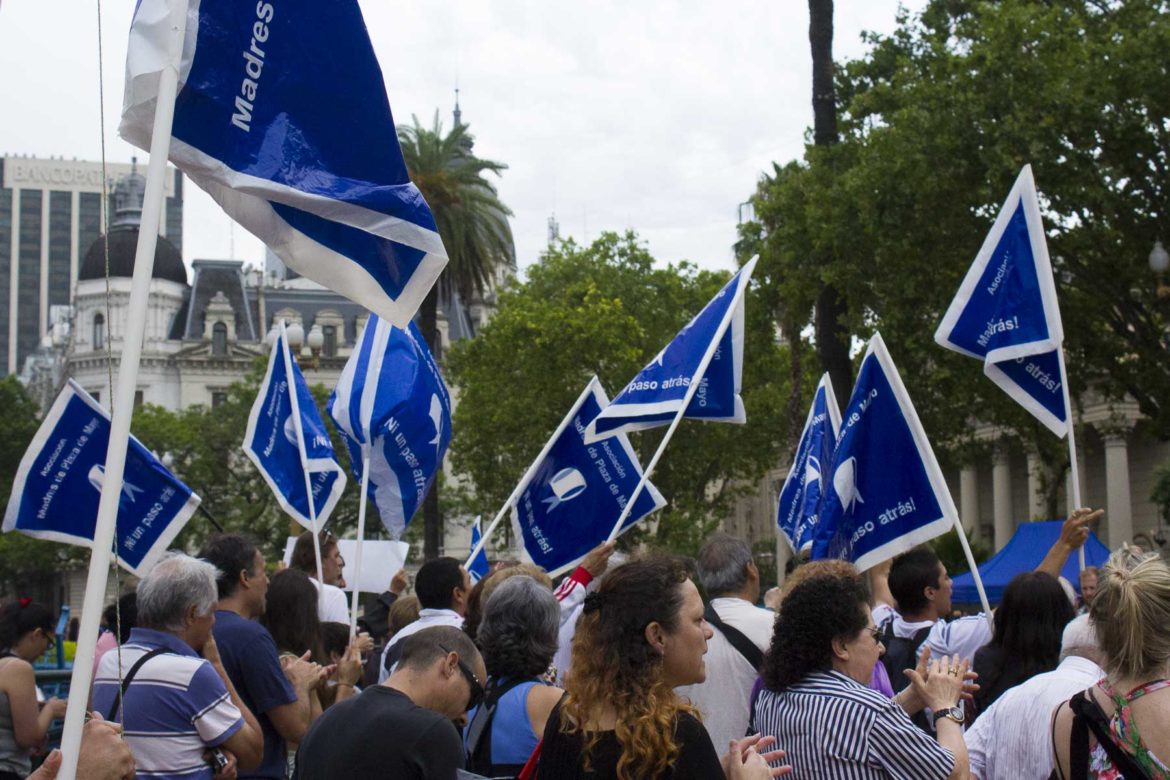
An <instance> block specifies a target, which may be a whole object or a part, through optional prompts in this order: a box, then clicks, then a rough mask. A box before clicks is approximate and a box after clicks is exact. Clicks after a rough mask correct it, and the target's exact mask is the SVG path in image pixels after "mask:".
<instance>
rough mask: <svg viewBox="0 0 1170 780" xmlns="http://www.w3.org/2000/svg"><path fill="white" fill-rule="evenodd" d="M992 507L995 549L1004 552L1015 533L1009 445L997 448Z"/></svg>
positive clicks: (992, 472)
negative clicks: (1005, 546)
mask: <svg viewBox="0 0 1170 780" xmlns="http://www.w3.org/2000/svg"><path fill="white" fill-rule="evenodd" d="M991 492H992V499H991V505H992V509H993V512H994V515H995V549H996V551H997V552H998V551H999V550H1002V549H1003V547H1004V545H1006V544H1007V543H1008V540H1009V539H1011V538H1012V534H1013V533H1015V530H1016V524H1015V520H1014V519H1013V517H1012V465H1011V453H1010V452H1009V451H1008V448H1007V444H1006V443H1001V444H997V445H996V446H995V454H994V455H993V456H992V469H991Z"/></svg>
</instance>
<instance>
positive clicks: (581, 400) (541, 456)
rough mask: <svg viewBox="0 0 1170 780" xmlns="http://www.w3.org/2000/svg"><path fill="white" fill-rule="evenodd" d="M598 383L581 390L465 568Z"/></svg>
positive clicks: (493, 519)
mask: <svg viewBox="0 0 1170 780" xmlns="http://www.w3.org/2000/svg"><path fill="white" fill-rule="evenodd" d="M597 383H598V381H597V377H596V376H595V377H593V378H592V379H590V380H589V384H587V385H585V389H584V390H582V391H581V395H579V396H577V400H576V401H574V402H573V405H572V406H571V407H569V410H570V411H569V413H568V414H566V415H565V418H564V419H563V420H561V424H560V425H558V426H557V429H556V430H555V431H553V434H552V436H550V437H548V441H547V442H545V444H544V447H543V448H542V449H541V451H540V454H538V455H537V456H536V457H535V458H534V459H533V461H532V463H531V464H530V465H529V466H528V469H527V470H526V471H525V472H524V476H522V477H520V481H519V482H517V483H516V487H515V488H513V489H512V495H510V496H508V500H507V501H505V502H504V505H503V506H502V507H500V511H499V512H497V513H496V516H495V517H494V518H492V521H491V523H490V524H488V527H487V528H486V529H484V531H483V533H482V534H481V535H480V537H479V544H477V545H476V546H475V547H473V548H472V550H471V555H468V556H467V563H466V564H464V566H463V568H465V569H466V568H468V567H469V566H471V562H472V561H474V560H475V556H477V555H479V551H480V550H482V549H483V548H484V546H485V545H487V540H488V539H489V538H490V537H491V535H492V534H493V533H494V532H495V530H496V526H497V525H499V524H500V521H501V520H503V519H504V515H505V514H507V512H508V510H510V509H511V508H512V504H513V503H515V501H516V499H517V498H519V497H520V493H521V488H522V487H523V486H524V485H525V484H526V483H527V482H528V481H529V480H530V479H532V475H533V473H534V472H535V471H536V468H537V466H539V465H540V464H541V462H542V461H543V460H544V459H545V458H546V457H548V453H549V450H551V449H552V448H553V445H554V444H556V443H557V439H559V438H561V434H562V433H564V432H565V428H567V427H569V423H570V422H572V420H573V415H574V414H575V413H576V412H578V411H579V410H580V409H581V404H582V403H584V401H585V398H586V397H587V396H588V395H589V394H590V393H592V392H593V387H594V385H596V384H597Z"/></svg>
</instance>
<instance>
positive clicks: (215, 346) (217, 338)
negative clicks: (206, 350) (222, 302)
mask: <svg viewBox="0 0 1170 780" xmlns="http://www.w3.org/2000/svg"><path fill="white" fill-rule="evenodd" d="M211 354H213V355H215V356H217V357H223V356H224V355H226V354H227V325H225V324H224V323H222V322H217V323H215V325H214V326H213V327H212V329H211Z"/></svg>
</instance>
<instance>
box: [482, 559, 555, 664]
mask: <svg viewBox="0 0 1170 780" xmlns="http://www.w3.org/2000/svg"><path fill="white" fill-rule="evenodd" d="M560 617H561V608H560V605H559V604H558V603H557V600H556V597H555V596H553V594H552V591H550V590H549V589H548V588H546V587H544V586H543V585H541V584H540V583H539V582H537V581H536V580H534V579H532V578H531V577H528V576H517V577H512V578H510V579H508V580H507V581H506V582H504V583H503V584H501V585H500V586H499V587H498V588H496V589H495V592H493V593H492V595H491V597H490V598H489V599H488V602H487V605H486V606H485V607H484V612H483V621H482V622H481V623H480V624H479V630H478V631H477V632H476V638H477V639H478V640H479V648H480V650H482V651H483V661H484V665H485V666H486V667H487V670H488V676H490V677H493V678H501V677H509V678H511V677H535V676H536V675H538V674H542V673H544V672H545V671H547V670H548V666H549V664H550V663H551V662H552V658H553V656H554V655H556V652H557V631H558V629H559V628H560Z"/></svg>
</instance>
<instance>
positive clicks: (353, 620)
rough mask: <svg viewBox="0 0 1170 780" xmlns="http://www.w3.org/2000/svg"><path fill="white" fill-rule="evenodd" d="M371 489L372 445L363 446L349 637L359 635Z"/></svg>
mask: <svg viewBox="0 0 1170 780" xmlns="http://www.w3.org/2000/svg"><path fill="white" fill-rule="evenodd" d="M369 489H370V445H369V444H368V443H367V444H366V445H365V446H363V447H362V492H361V496H359V497H358V526H357V550H356V551H355V552H354V562H353V596H352V603H351V606H350V611H349V638H350V639H351V640H352V639H353V638H354V636H356V635H357V608H358V597H359V596H360V595H361V592H360V589H359V587H358V584H359V583H360V582H361V581H362V541H363V540H364V539H365V538H366V505H367V504H368V503H369V498H368V497H367V496H366V491H367V490H369Z"/></svg>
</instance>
